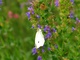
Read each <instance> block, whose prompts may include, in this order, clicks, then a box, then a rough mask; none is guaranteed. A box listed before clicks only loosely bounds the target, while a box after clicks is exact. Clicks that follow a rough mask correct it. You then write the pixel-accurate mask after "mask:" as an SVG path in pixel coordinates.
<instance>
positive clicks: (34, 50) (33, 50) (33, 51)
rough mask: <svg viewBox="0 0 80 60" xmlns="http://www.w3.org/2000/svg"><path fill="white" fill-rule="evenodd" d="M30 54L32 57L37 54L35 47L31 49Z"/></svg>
mask: <svg viewBox="0 0 80 60" xmlns="http://www.w3.org/2000/svg"><path fill="white" fill-rule="evenodd" d="M32 53H33V55H35V54H36V53H37V50H36V48H35V47H34V48H33V49H32Z"/></svg>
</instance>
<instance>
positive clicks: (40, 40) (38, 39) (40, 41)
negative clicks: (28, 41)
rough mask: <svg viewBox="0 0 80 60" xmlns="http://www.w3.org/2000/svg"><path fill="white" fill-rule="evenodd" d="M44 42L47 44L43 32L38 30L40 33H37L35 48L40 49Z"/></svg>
mask: <svg viewBox="0 0 80 60" xmlns="http://www.w3.org/2000/svg"><path fill="white" fill-rule="evenodd" d="M44 42H45V39H44V36H43V34H42V31H41V29H38V31H37V32H36V36H35V47H36V48H39V47H41V46H43V45H44Z"/></svg>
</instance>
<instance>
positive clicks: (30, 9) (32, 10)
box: [28, 6, 34, 14]
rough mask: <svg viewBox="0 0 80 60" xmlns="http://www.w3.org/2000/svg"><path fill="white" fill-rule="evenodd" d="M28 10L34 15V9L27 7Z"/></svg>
mask: <svg viewBox="0 0 80 60" xmlns="http://www.w3.org/2000/svg"><path fill="white" fill-rule="evenodd" d="M28 10H29V11H31V13H32V14H34V9H33V8H32V6H31V7H28Z"/></svg>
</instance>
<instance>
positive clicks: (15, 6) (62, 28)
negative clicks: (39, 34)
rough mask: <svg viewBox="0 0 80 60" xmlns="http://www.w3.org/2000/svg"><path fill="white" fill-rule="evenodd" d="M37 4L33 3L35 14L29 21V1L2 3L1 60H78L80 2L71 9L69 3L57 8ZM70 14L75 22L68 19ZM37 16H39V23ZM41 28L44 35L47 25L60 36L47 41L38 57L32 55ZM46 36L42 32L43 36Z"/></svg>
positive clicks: (43, 0)
mask: <svg viewBox="0 0 80 60" xmlns="http://www.w3.org/2000/svg"><path fill="white" fill-rule="evenodd" d="M37 1H38V0H36V1H35V0H34V1H33V6H32V7H33V9H34V12H35V13H34V14H33V15H31V18H30V20H28V17H27V15H26V12H28V9H27V8H28V7H30V6H31V5H30V4H29V5H28V4H27V3H29V2H27V0H3V3H2V5H0V60H37V56H38V55H40V56H42V60H79V59H80V22H77V24H75V22H76V17H78V18H79V19H80V8H79V7H80V1H79V0H75V1H74V4H73V5H72V3H71V2H70V0H59V6H58V7H56V6H55V3H54V2H55V0H40V1H38V2H37ZM41 4H43V5H44V8H43V7H42V6H41ZM70 11H73V12H74V17H73V18H70V17H69V14H70ZM9 13H10V14H9ZM15 14H17V16H16V15H15ZM36 15H39V16H40V22H38V19H37V18H36V17H35V16H36ZM10 16H12V17H10ZM15 16H16V17H15ZM38 24H40V25H41V26H42V28H41V29H42V31H43V29H44V26H45V25H48V26H49V27H50V28H55V29H56V30H57V32H55V33H52V36H51V37H50V38H49V39H47V40H46V42H45V44H44V47H45V48H44V50H45V52H44V53H42V52H41V49H42V48H40V50H38V51H37V52H38V54H36V55H32V48H33V47H34V46H35V43H34V41H35V40H34V39H35V33H36V30H37V28H38V27H37V25H38ZM32 26H34V28H32ZM72 27H74V28H75V30H74V31H72ZM46 33H47V32H43V34H44V35H46ZM55 45H57V46H58V48H56V47H55ZM48 47H50V48H51V50H50V51H48V49H47V48H48Z"/></svg>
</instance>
